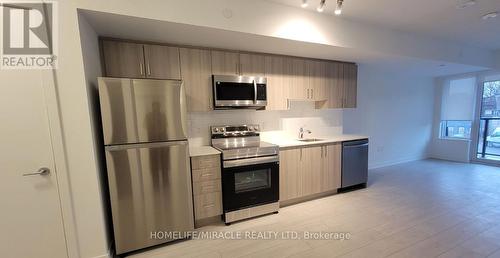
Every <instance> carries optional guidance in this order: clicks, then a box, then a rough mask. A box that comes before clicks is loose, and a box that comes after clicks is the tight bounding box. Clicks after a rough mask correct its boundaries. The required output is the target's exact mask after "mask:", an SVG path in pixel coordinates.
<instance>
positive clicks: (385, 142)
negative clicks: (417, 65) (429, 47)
mask: <svg viewBox="0 0 500 258" xmlns="http://www.w3.org/2000/svg"><path fill="white" fill-rule="evenodd" d="M433 106H434V84H433V80H432V78H422V77H419V76H418V75H412V74H405V73H404V71H403V70H398V71H394V70H384V69H380V68H377V67H376V66H373V65H369V66H368V65H360V66H359V72H358V108H357V109H346V110H345V111H344V133H354V134H363V135H368V136H370V149H369V165H370V167H371V168H375V167H381V166H386V165H391V164H395V163H400V162H405V161H410V160H416V159H422V158H426V157H427V156H428V151H429V142H430V139H431V133H432V123H433V111H434V109H433Z"/></svg>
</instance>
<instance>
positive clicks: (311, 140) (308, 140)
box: [298, 138, 323, 142]
mask: <svg viewBox="0 0 500 258" xmlns="http://www.w3.org/2000/svg"><path fill="white" fill-rule="evenodd" d="M298 141H300V142H320V141H323V139H318V138H307V139H298Z"/></svg>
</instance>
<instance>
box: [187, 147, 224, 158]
mask: <svg viewBox="0 0 500 258" xmlns="http://www.w3.org/2000/svg"><path fill="white" fill-rule="evenodd" d="M219 154H220V151H218V150H216V149H214V148H213V147H212V146H189V156H191V157H196V156H207V155H219Z"/></svg>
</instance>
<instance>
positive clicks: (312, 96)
mask: <svg viewBox="0 0 500 258" xmlns="http://www.w3.org/2000/svg"><path fill="white" fill-rule="evenodd" d="M311 99H314V89H311Z"/></svg>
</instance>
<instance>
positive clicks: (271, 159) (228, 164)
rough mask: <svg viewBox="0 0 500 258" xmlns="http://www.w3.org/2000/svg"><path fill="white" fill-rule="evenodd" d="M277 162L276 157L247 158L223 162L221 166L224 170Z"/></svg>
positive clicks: (277, 158)
mask: <svg viewBox="0 0 500 258" xmlns="http://www.w3.org/2000/svg"><path fill="white" fill-rule="evenodd" d="M273 162H279V157H278V156H268V157H258V158H248V159H236V160H225V161H224V163H223V165H224V168H233V167H242V166H248V165H257V164H266V163H273Z"/></svg>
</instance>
